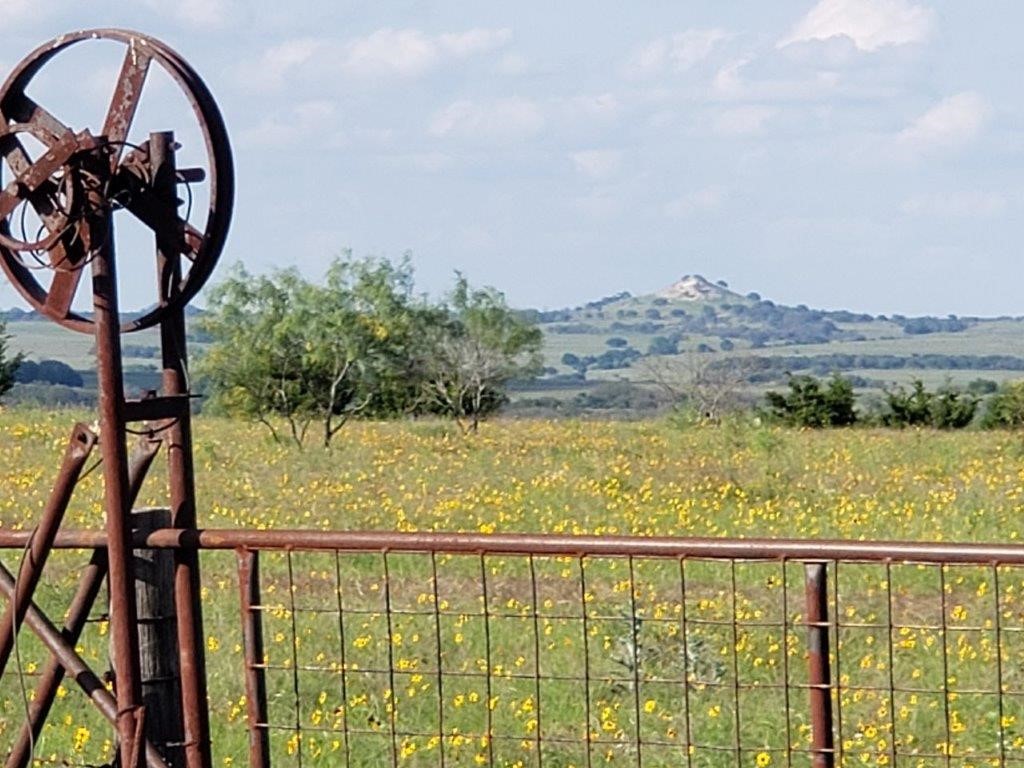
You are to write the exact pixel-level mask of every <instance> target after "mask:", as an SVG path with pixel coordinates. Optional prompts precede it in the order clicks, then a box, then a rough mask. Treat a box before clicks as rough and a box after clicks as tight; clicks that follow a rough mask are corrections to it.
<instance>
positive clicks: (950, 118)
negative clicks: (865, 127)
mask: <svg viewBox="0 0 1024 768" xmlns="http://www.w3.org/2000/svg"><path fill="white" fill-rule="evenodd" d="M991 113H992V108H991V107H990V106H989V104H988V102H987V101H986V100H985V99H984V97H982V96H981V95H980V94H977V93H974V92H971V91H965V92H964V93H958V94H956V95H955V96H949V97H948V98H945V99H943V100H942V101H940V102H939V103H938V104H936V105H935V106H934V107H932V108H931V109H929V110H928V111H927V112H925V113H924V114H923V115H921V116H920V117H918V118H917V119H916V120H914V122H912V123H911V124H910V125H908V126H907V127H906V128H904V129H903V130H902V131H900V133H899V135H898V136H897V142H898V143H899V144H900V145H901V146H902V147H903V148H905V149H909V150H911V151H914V152H923V151H928V150H930V149H940V148H946V147H958V146H962V145H964V144H967V143H969V142H970V141H971V140H973V139H974V138H975V137H976V136H977V135H978V134H979V133H981V131H982V129H983V128H984V127H985V124H986V123H987V122H988V120H989V117H990V116H991Z"/></svg>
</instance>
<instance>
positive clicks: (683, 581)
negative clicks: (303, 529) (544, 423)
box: [239, 550, 1024, 768]
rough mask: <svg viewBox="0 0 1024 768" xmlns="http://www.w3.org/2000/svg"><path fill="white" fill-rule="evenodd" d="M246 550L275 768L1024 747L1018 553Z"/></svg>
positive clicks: (994, 753)
mask: <svg viewBox="0 0 1024 768" xmlns="http://www.w3.org/2000/svg"><path fill="white" fill-rule="evenodd" d="M239 558H240V560H239V562H240V565H241V570H240V572H241V573H242V574H243V581H244V582H247V583H243V593H246V592H247V590H248V594H249V596H250V598H252V599H251V600H248V602H249V605H247V606H244V611H245V612H246V613H247V615H248V618H250V619H253V618H254V619H255V620H256V621H255V623H254V625H253V626H254V628H256V629H258V630H259V631H260V632H261V634H262V638H261V637H260V636H259V634H258V633H256V634H250V635H249V636H247V639H246V649H245V650H246V655H247V658H248V659H249V663H248V667H249V669H248V673H249V675H250V678H251V679H252V680H253V681H254V682H257V681H258V682H259V683H260V684H264V685H265V687H266V700H265V704H264V703H263V702H259V701H250V707H251V708H250V716H251V718H252V722H251V723H250V727H251V728H254V729H255V730H256V732H257V735H262V736H265V737H266V744H265V746H267V747H268V748H269V753H268V754H269V755H271V756H272V762H273V764H274V765H275V766H276V765H296V766H313V765H338V764H344V765H388V764H390V765H424V766H426V765H430V766H433V765H437V766H462V765H466V766H475V765H486V766H538V768H539V767H540V766H552V767H553V766H578V767H582V766H595V765H605V764H609V763H611V764H621V765H636V766H668V765H672V766H678V765H685V766H724V765H756V766H769V765H786V766H791V765H808V764H814V765H830V764H832V761H833V760H834V761H835V764H840V765H854V764H857V765H860V764H870V765H908V766H919V765H920V766H925V765H927V766H931V765H951V766H977V765H1015V764H1024V681H1022V679H1021V678H1022V674H1024V635H1022V629H1024V602H1022V598H1024V568H1022V567H1020V566H1016V565H1013V566H1008V565H996V564H988V565H984V564H942V563H938V562H932V563H910V564H903V563H895V562H856V561H845V560H831V561H827V562H825V563H824V566H823V567H824V571H823V572H824V574H825V575H826V578H825V579H824V580H820V581H815V580H814V579H813V578H811V575H812V572H813V569H814V568H815V567H816V566H815V565H807V564H806V563H804V562H797V561H789V560H786V559H775V560H742V559H732V558H714V559H705V558H661V557H646V556H643V557H641V556H632V557H630V556H625V557H603V556H547V555H537V554H533V555H531V554H521V555H509V554H501V555H484V554H475V555H474V554H465V553H451V552H448V553H446V552H444V551H434V552H421V553H410V552H400V553H396V552H387V551H383V552H376V553H368V552H347V551H340V550H339V551H333V552H306V551H288V552H262V553H259V559H258V563H257V552H255V551H253V550H245V551H242V552H240V554H239ZM257 565H258V567H257ZM817 567H818V568H819V571H818V572H819V573H821V567H822V566H820V565H819V566H817ZM822 591H823V592H822ZM818 598H821V600H822V602H823V603H824V604H825V605H827V611H828V616H827V617H820V618H821V619H822V620H821V621H808V615H809V610H813V608H812V607H811V606H812V605H813V603H814V601H815V600H816V599H818ZM245 602H246V600H245V599H243V603H245ZM810 615H813V613H812V614H810ZM816 632H817V633H818V638H817V642H825V645H826V647H825V651H826V655H825V656H824V658H825V659H827V661H828V662H829V664H827V665H825V668H824V669H822V668H820V667H819V668H818V669H817V674H818V675H819V676H818V677H814V676H813V675H814V674H815V670H814V669H813V661H814V655H813V654H812V653H811V652H810V651H811V648H812V647H813V644H814V642H816V641H815V640H813V639H812V637H813V636H814V634H815V633H816ZM828 666H830V667H831V670H830V672H831V674H830V676H829V669H828ZM822 673H824V675H825V677H821V676H820V675H821V674H822ZM812 680H821V681H823V682H822V684H821V685H816V684H813V683H812V682H811V681H812ZM815 688H817V689H819V690H824V691H827V692H828V695H827V696H823V697H820V698H821V699H822V700H823V702H824V704H825V708H826V709H831V712H827V713H823V712H820V711H819V712H817V713H816V714H817V718H818V719H817V720H815V716H814V715H815V713H814V712H813V708H812V707H811V706H810V705H809V699H811V698H812V695H811V694H812V691H813V690H814V689H815ZM255 691H258V688H250V695H252V693H253V692H255ZM829 705H830V706H829ZM826 714H827V715H830V716H831V720H832V723H831V727H829V722H828V720H827V719H822V718H823V717H824V716H825V715H826ZM824 729H827V730H828V733H824V732H823V730H824ZM833 734H834V746H833V742H832V739H833Z"/></svg>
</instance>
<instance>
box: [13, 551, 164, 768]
mask: <svg viewBox="0 0 1024 768" xmlns="http://www.w3.org/2000/svg"><path fill="white" fill-rule="evenodd" d="M0 593H2V594H3V595H4V597H6V598H7V599H8V600H11V599H12V598H13V596H14V576H13V575H11V572H10V571H9V570H7V568H5V567H4V566H3V565H0ZM25 625H26V626H27V627H28V628H29V629H31V630H32V631H33V632H34V633H35V634H36V636H37V637H38V638H39V639H40V640H41V641H42V642H43V645H45V646H46V647H47V648H49V649H50V652H51V653H52V654H53V655H54V656H56V657H57V659H58V660H59V661H60V663H61V666H62V667H64V669H65V671H66V672H67V673H68V675H69V676H71V677H72V678H74V680H75V682H76V683H77V684H78V687H79V688H81V689H82V690H83V691H85V694H86V696H88V697H89V698H90V699H92V703H93V704H95V705H96V708H97V709H98V710H99V711H100V714H102V715H103V716H104V717H105V718H106V719H107V720H109V721H110V723H111V724H112V725H117V723H118V720H119V719H121V718H123V717H124V716H125V715H126V714H127V713H122V712H118V709H117V702H116V701H115V700H114V695H113V694H112V693H111V692H110V691H108V690H107V689H106V686H104V685H103V681H102V680H101V679H100V678H99V676H98V675H97V674H96V673H95V672H93V671H92V670H91V669H90V668H89V665H88V664H86V663H85V660H84V659H83V658H82V657H81V656H79V655H78V653H77V652H76V651H75V649H74V647H73V646H72V645H71V643H69V642H68V641H67V640H66V639H64V636H63V635H61V633H60V630H59V629H57V627H55V626H54V624H53V622H52V621H50V620H49V619H48V618H46V615H45V614H44V613H43V612H42V611H41V610H39V608H38V606H36V604H35V603H30V604H29V606H28V610H26V611H25ZM146 765H147V766H149V768H168V766H167V763H165V762H164V760H163V758H162V757H161V756H160V753H159V752H158V751H157V749H156V747H154V746H153V745H152V744H150V743H149V742H148V741H147V742H146Z"/></svg>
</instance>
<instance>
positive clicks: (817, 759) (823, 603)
mask: <svg viewBox="0 0 1024 768" xmlns="http://www.w3.org/2000/svg"><path fill="white" fill-rule="evenodd" d="M804 579H805V581H804V584H805V590H806V599H807V607H806V612H807V622H806V623H807V649H808V656H807V674H808V695H809V696H810V708H811V754H812V757H811V765H812V766H814V768H832V766H834V765H835V742H834V737H833V734H832V679H831V672H830V669H829V621H828V566H827V565H826V564H825V563H805V564H804Z"/></svg>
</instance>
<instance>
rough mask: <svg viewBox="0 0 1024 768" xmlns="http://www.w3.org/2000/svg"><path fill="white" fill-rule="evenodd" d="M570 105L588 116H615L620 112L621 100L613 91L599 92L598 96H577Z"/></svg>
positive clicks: (571, 100)
mask: <svg viewBox="0 0 1024 768" xmlns="http://www.w3.org/2000/svg"><path fill="white" fill-rule="evenodd" d="M568 104H569V107H570V108H571V109H572V110H574V111H578V112H582V113H584V114H585V115H587V116H588V117H605V118H607V117H615V116H616V115H617V114H618V113H619V109H620V106H621V105H620V104H619V100H618V99H617V98H615V94H613V93H599V94H597V95H596V96H591V95H586V96H575V97H573V98H572V99H570V100H569V102H568Z"/></svg>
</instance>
